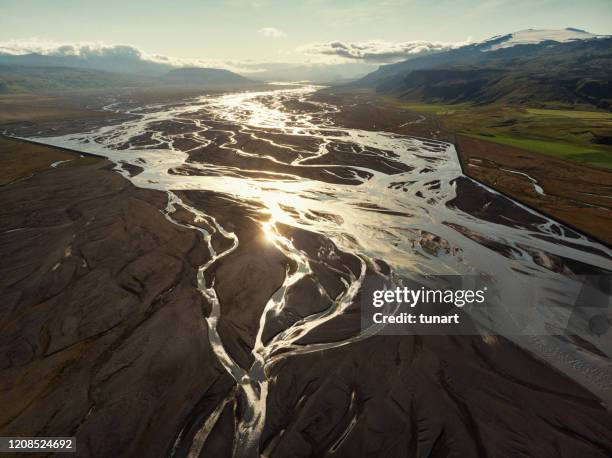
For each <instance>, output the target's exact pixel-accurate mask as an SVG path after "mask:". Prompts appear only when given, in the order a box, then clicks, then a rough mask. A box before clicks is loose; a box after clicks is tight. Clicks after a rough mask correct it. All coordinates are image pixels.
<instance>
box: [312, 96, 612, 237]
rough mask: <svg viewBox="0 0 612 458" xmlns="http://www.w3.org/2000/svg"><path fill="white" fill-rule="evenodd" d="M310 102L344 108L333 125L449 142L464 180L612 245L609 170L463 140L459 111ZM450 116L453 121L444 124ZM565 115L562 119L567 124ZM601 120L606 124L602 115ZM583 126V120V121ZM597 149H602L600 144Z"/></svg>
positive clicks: (366, 99)
mask: <svg viewBox="0 0 612 458" xmlns="http://www.w3.org/2000/svg"><path fill="white" fill-rule="evenodd" d="M315 98H316V99H317V100H321V101H324V102H328V103H333V104H337V105H339V106H340V107H342V108H343V109H342V110H341V111H340V112H338V113H334V114H333V115H332V119H333V120H334V122H337V123H339V124H341V125H347V126H350V127H355V128H359V129H365V130H386V131H389V132H396V133H399V134H402V135H414V136H417V137H424V138H434V139H438V140H443V141H447V142H450V143H453V144H455V146H456V149H457V153H458V155H459V158H460V160H461V162H462V166H463V171H464V173H465V174H466V175H468V176H469V177H471V178H474V179H476V180H478V181H480V182H482V183H484V184H486V185H488V186H490V187H492V188H493V189H497V190H499V191H501V192H503V193H504V194H507V195H509V196H511V197H512V198H514V199H516V200H517V201H519V202H522V203H524V204H526V205H528V206H530V207H532V208H534V209H536V210H538V211H541V212H542V213H544V214H546V215H549V216H551V217H553V218H555V219H558V220H559V221H561V222H563V223H566V224H567V225H569V226H571V227H573V228H576V229H578V230H580V231H582V232H585V233H587V234H591V235H592V236H593V237H594V238H596V239H599V240H602V241H603V242H605V243H607V244H612V229H610V228H611V227H612V188H611V187H610V183H612V169H609V168H602V167H591V166H588V165H585V164H580V163H577V162H575V161H570V160H566V159H564V158H563V157H562V156H560V157H554V156H550V155H543V154H540V153H537V152H533V151H528V150H526V149H524V148H517V147H516V146H512V145H505V144H501V143H497V142H494V141H492V139H491V138H490V137H485V136H482V135H481V136H468V135H462V134H460V133H459V132H460V129H462V128H463V127H464V126H465V123H467V122H469V120H470V118H469V117H467V118H465V119H462V118H461V113H462V111H460V110H459V109H460V108H461V107H459V108H456V109H455V111H451V110H450V108H448V107H447V108H446V109H445V110H443V109H442V108H440V107H439V106H436V105H432V106H429V105H426V104H421V105H418V106H417V105H414V104H404V103H398V102H395V101H389V100H388V99H384V98H380V97H377V96H376V95H374V94H372V93H371V92H370V91H355V92H343V91H333V90H325V91H321V92H319V93H318V94H316V95H315ZM541 111H544V110H541ZM545 111H554V110H545ZM449 116H450V117H452V120H454V122H450V121H449V119H448V117H449ZM482 116H483V117H484V116H485V115H484V114H482ZM567 116H569V115H566V117H565V118H561V120H562V121H564V122H567V120H568V119H569V118H567ZM601 117H603V118H602V119H604V118H605V119H604V120H606V122H607V119H608V117H607V116H606V114H605V113H604V114H601V116H600V118H601ZM596 119H599V118H596ZM459 120H461V123H460V122H459ZM583 121H584V122H586V121H588V118H586V117H585V116H583ZM475 122H479V119H475ZM602 122H603V121H602ZM474 129H477V127H474ZM549 130H550V129H549ZM600 130H601V129H600ZM549 134H550V132H549ZM601 135H603V134H601ZM596 147H597V148H604V146H602V145H596ZM584 157H586V156H584ZM598 157H599V156H598ZM530 177H531V179H530ZM534 181H535V186H534Z"/></svg>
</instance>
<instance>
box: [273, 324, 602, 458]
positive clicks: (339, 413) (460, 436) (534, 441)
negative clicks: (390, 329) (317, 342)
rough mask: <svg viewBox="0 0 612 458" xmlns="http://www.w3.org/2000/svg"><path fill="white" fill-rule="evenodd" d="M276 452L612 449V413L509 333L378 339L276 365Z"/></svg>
mask: <svg viewBox="0 0 612 458" xmlns="http://www.w3.org/2000/svg"><path fill="white" fill-rule="evenodd" d="M271 377H272V380H273V382H272V384H271V386H270V387H269V395H268V412H267V415H268V422H267V424H266V428H265V431H264V434H263V436H262V444H263V445H262V447H263V449H264V450H265V451H266V452H267V453H266V456H270V457H289V456H291V457H309V456H342V457H353V456H355V457H358V456H388V457H407V456H431V457H446V456H460V457H472V456H474V457H477V456H479V457H485V456H499V457H514V456H533V457H548V456H550V457H559V456H567V457H586V456H592V457H595V456H597V457H606V456H610V454H611V453H612V418H611V416H610V414H609V412H608V411H606V410H605V409H604V408H603V407H601V405H600V404H599V403H598V402H597V401H596V400H595V399H594V398H593V397H592V395H591V394H590V393H588V392H586V391H585V390H583V389H581V388H579V387H577V386H576V385H575V384H574V383H572V382H571V381H570V380H568V379H567V378H565V377H564V376H562V375H561V374H558V373H556V372H555V371H553V370H551V369H550V368H549V367H547V366H545V365H544V364H542V363H541V362H539V361H537V360H536V359H534V358H533V357H531V356H529V355H528V354H526V353H525V352H523V351H522V350H520V349H519V348H517V347H516V346H514V345H513V344H511V343H510V342H508V341H506V340H504V339H495V338H492V337H491V338H489V339H488V342H485V341H484V340H483V339H482V338H481V337H472V336H462V337H450V336H431V337H427V336H410V337H395V336H394V337H373V338H370V339H368V340H365V341H361V342H358V343H354V344H352V345H351V346H345V347H339V348H336V349H333V350H329V351H325V352H322V353H313V354H308V355H302V356H294V357H292V358H288V359H286V360H284V361H283V362H280V363H278V364H277V365H275V366H274V369H273V370H272V373H271Z"/></svg>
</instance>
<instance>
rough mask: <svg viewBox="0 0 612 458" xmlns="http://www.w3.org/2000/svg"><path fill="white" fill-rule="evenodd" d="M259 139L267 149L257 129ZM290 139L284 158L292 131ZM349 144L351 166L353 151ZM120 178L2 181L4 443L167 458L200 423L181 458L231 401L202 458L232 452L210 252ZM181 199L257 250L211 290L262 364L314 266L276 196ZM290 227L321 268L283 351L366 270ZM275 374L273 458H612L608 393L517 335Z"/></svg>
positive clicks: (316, 336)
mask: <svg viewBox="0 0 612 458" xmlns="http://www.w3.org/2000/svg"><path fill="white" fill-rule="evenodd" d="M224 141H225V139H224ZM239 141H240V142H242V145H243V146H244V145H247V144H248V136H247V135H245V136H244V138H241V139H240V140H239ZM274 141H275V143H277V144H279V145H281V146H280V148H281V149H284V148H283V146H282V145H283V142H282V139H276V140H274ZM145 143H146V142H145ZM341 145H342V144H341V142H339V146H338V147H337V148H336V149H335V152H334V153H333V155H334V156H336V157H334V158H333V159H334V161H336V160H337V161H341V160H342V156H343V151H342V146H341ZM285 146H289V145H287V144H285ZM251 147H252V148H253V149H255V150H257V149H259V148H260V147H261V145H252V146H251ZM245 148H248V146H245ZM383 153H384V152H383ZM379 154H380V153H379ZM229 156H230V155H228V154H224V151H222V148H219V147H208V148H206V147H204V148H198V149H196V150H193V151H192V152H190V157H191V159H192V160H193V161H194V162H195V161H197V160H198V159H199V160H202V162H210V161H211V160H213V161H214V160H217V161H219V163H223V164H224V165H232V164H228V163H227V161H228V160H231V158H230V157H229ZM231 156H234V155H233V154H232V155H231ZM377 157H380V156H377ZM385 159H386V160H385V161H384V162H380V163H377V164H378V166H380V167H381V170H383V169H384V170H383V171H385V173H393V170H398V167H396V165H395V164H396V161H394V158H393V157H392V155H386V156H385ZM224 161H225V162H224ZM249 161H252V162H249ZM239 162H240V163H238V164H236V165H237V166H239V167H241V168H245V167H247V168H248V167H250V166H252V168H253V169H254V170H256V171H261V172H262V173H269V172H271V171H274V172H278V171H282V172H286V173H291V174H298V172H297V171H296V170H300V171H302V170H306V169H309V168H310V167H297V166H289V165H287V164H282V163H279V162H275V161H273V160H271V159H270V158H265V157H255V158H249V157H245V159H244V161H243V160H242V159H241V160H240V161H239ZM369 166H371V167H373V168H375V167H376V166H377V165H376V164H374V165H371V164H369ZM341 167H344V166H341ZM341 167H337V168H334V173H337V171H338V170H339V169H341ZM110 168H111V164H110V163H109V162H108V161H102V160H101V161H99V162H96V163H95V164H89V165H83V166H78V167H76V166H75V167H59V168H57V169H48V170H45V171H42V172H39V173H37V174H35V175H34V176H32V177H30V178H27V177H26V179H24V180H22V181H17V182H13V183H11V184H8V185H5V186H3V187H0V202H1V203H2V207H1V210H0V211H1V212H2V218H0V247H1V256H0V259H1V261H0V273H1V275H0V327H1V329H2V332H1V333H0V405H1V406H2V407H3V409H1V412H0V435H1V436H10V435H21V436H70V435H76V436H77V443H78V447H79V456H96V457H107V456H108V457H110V456H112V457H116V456H121V457H123V456H126V457H127V456H139V457H140V456H143V457H155V456H168V455H169V454H170V451H171V449H172V447H173V444H174V443H175V440H176V439H177V437H178V436H179V433H181V431H182V435H181V436H180V438H181V441H180V442H179V446H178V448H177V450H176V454H175V456H177V457H182V456H186V455H187V451H188V448H189V447H188V444H189V443H190V441H191V439H193V437H194V435H195V434H196V433H197V431H198V429H199V428H200V427H201V426H202V425H203V423H204V422H205V420H206V419H207V418H208V417H209V416H210V414H211V412H213V410H214V409H215V408H216V407H217V406H218V405H221V404H220V403H222V402H224V400H229V401H228V402H227V404H225V407H224V408H223V410H222V412H221V414H220V417H219V420H218V421H217V423H216V425H215V427H214V428H213V429H212V431H211V433H210V435H209V437H208V439H207V441H206V443H205V444H204V448H203V450H202V453H201V454H200V456H206V457H209V456H213V457H217V456H228V455H230V454H231V448H232V441H233V438H234V428H235V424H236V419H237V418H239V417H240V416H241V415H242V408H241V405H240V402H239V401H240V396H239V395H237V394H236V386H235V383H234V381H233V380H232V379H231V377H230V376H229V375H228V374H227V373H226V372H225V371H224V369H223V368H222V366H221V364H220V363H219V361H218V359H217V357H216V356H215V354H214V353H213V351H212V348H211V346H210V344H209V340H208V328H207V324H206V321H205V320H204V316H205V315H207V314H208V313H210V310H211V309H210V307H211V304H208V303H207V302H206V301H205V300H204V299H203V296H202V295H201V294H200V293H199V292H198V290H197V288H196V270H197V268H198V267H199V266H200V265H202V264H204V263H205V262H206V261H208V260H209V259H210V253H209V252H208V250H207V249H206V246H205V244H204V243H203V242H202V240H201V237H200V235H199V233H198V232H196V231H195V230H187V229H184V228H181V227H179V226H177V225H174V224H172V223H171V222H170V221H168V220H167V219H166V218H165V217H164V215H163V214H162V213H161V212H160V210H161V209H163V208H165V206H166V203H167V196H166V194H164V193H162V192H158V191H151V190H142V189H137V188H135V187H134V186H132V185H131V184H130V183H129V182H128V181H127V180H125V179H124V178H123V177H121V176H120V175H119V174H117V173H115V172H112V171H110ZM346 169H347V170H348V169H350V168H348V167H347V168H346ZM312 170H316V173H317V174H322V175H316V177H313V178H316V179H324V178H325V177H326V176H325V175H324V172H325V166H324V165H320V166H313V167H312ZM352 170H355V169H352ZM352 170H351V173H352ZM188 171H189V170H186V172H188ZM398 171H399V170H398ZM137 172H138V170H137V169H135V170H132V173H137ZM300 173H301V172H300ZM310 173H313V172H310ZM304 176H306V175H304ZM347 176H348V175H347ZM336 179H337V177H336ZM432 180H433V178H432ZM397 185H398V186H404V185H405V184H401V183H400V184H397ZM432 186H435V183H433V182H432ZM456 186H457V189H458V193H459V194H460V195H462V196H465V198H461V199H456V200H455V201H452V202H449V205H452V206H455V207H457V208H459V209H461V210H463V211H466V212H468V213H474V214H477V215H478V217H480V218H484V219H489V220H491V221H495V220H496V218H498V215H499V211H497V210H496V209H498V208H499V206H502V205H503V201H502V200H500V201H498V202H493V201H492V202H490V203H488V204H487V205H486V206H485V205H483V202H481V200H482V198H483V195H482V194H481V193H479V190H478V188H477V187H475V186H473V183H472V182H471V181H469V180H460V181H458V182H457V183H456ZM177 194H178V195H179V197H181V198H182V199H183V200H184V201H185V203H186V204H189V205H191V206H193V207H196V208H198V209H201V210H203V211H204V212H205V213H206V214H207V215H210V216H212V217H214V218H215V219H216V220H217V221H218V222H219V223H220V224H221V225H222V226H223V227H224V228H225V229H227V230H228V231H231V232H234V233H235V234H236V235H237V237H238V239H239V246H238V248H237V249H236V250H235V251H233V252H232V253H230V254H229V255H227V256H225V257H222V258H220V259H219V260H217V261H216V262H214V263H213V265H212V266H211V267H210V268H209V270H208V271H207V278H206V280H207V281H208V282H209V284H210V282H212V280H213V279H214V284H215V290H216V292H217V296H218V297H219V301H220V304H221V307H220V308H221V317H220V320H219V323H218V328H217V329H218V331H219V334H220V336H221V339H222V341H223V343H224V346H225V347H226V349H227V351H228V353H229V354H230V356H231V357H232V358H234V360H235V361H237V362H238V364H240V365H241V366H242V367H244V368H248V367H249V366H250V365H251V364H252V362H253V357H252V355H251V349H252V348H253V346H254V344H255V339H256V333H257V328H258V325H259V317H260V315H261V313H262V311H263V309H264V307H265V305H266V303H267V301H268V300H269V298H270V297H271V296H272V294H273V293H274V292H275V291H276V290H277V289H278V288H279V287H280V286H281V285H282V283H283V281H284V279H285V276H286V275H287V273H292V272H293V271H294V270H295V269H296V264H295V262H294V261H292V260H291V259H290V258H288V257H287V256H285V255H284V254H283V253H282V252H280V251H279V250H278V249H276V248H275V246H274V245H273V244H272V243H271V242H270V241H268V240H267V239H266V238H265V237H264V234H263V231H262V228H261V223H262V222H264V221H265V219H266V215H265V214H263V213H262V212H261V206H260V205H259V204H258V203H256V202H244V201H241V202H238V201H236V200H234V199H232V198H230V197H228V196H224V195H221V194H218V193H213V192H202V191H182V192H177ZM500 199H502V197H500ZM483 206H484V207H485V208H487V209H488V210H484V211H483V210H482V208H483ZM374 210H376V209H374ZM527 213H529V212H525V213H523V212H518V213H517V214H515V215H509V216H510V217H511V218H512V220H513V222H514V224H516V225H521V226H522V227H535V225H537V224H539V218H538V217H537V216H534V215H533V214H529V215H528V214H527ZM530 215H531V216H530ZM172 216H173V218H175V219H176V220H178V221H180V222H184V223H190V224H193V225H197V226H201V227H203V228H205V229H206V230H207V231H209V232H211V233H212V245H213V247H214V249H215V250H216V251H217V252H221V251H224V250H226V249H227V248H229V247H230V246H231V240H229V239H228V238H227V237H225V236H223V234H220V233H218V232H217V231H215V230H214V227H213V224H212V223H211V221H208V220H206V219H205V220H204V221H199V220H196V219H195V218H194V215H193V214H191V213H190V212H189V211H188V210H187V209H186V208H182V207H179V208H177V210H176V211H175V212H174V214H173V215H172ZM318 217H321V218H333V215H325V214H321V215H318ZM277 229H278V230H279V231H280V232H281V233H282V234H283V235H285V236H287V237H289V238H290V239H291V241H292V243H293V244H294V246H295V247H296V248H298V249H299V250H301V252H302V253H303V254H304V255H305V256H306V257H307V258H308V261H309V265H310V269H311V270H312V274H311V275H308V276H306V277H304V279H302V280H301V281H299V282H297V283H295V284H294V285H292V286H291V288H290V289H289V290H288V291H287V296H286V298H287V304H286V307H285V310H284V311H283V312H282V313H281V314H279V315H278V316H276V317H274V318H271V319H270V321H269V322H268V324H267V325H266V328H265V329H264V334H263V340H264V342H268V341H270V340H271V339H272V338H273V337H274V336H275V335H276V334H277V333H278V332H279V331H281V330H283V329H286V328H287V327H288V326H290V325H291V324H292V323H295V322H296V321H298V320H300V319H301V318H302V317H304V316H307V315H310V314H312V313H316V312H319V311H321V310H324V309H326V308H327V307H329V305H330V304H331V303H332V300H333V299H335V298H337V297H338V296H339V295H341V294H342V293H343V291H344V289H345V288H346V286H345V283H343V281H342V279H344V280H345V281H346V280H347V279H348V278H350V277H351V276H357V275H358V273H359V271H360V269H361V265H362V264H361V263H362V262H363V261H362V260H360V259H358V258H357V257H356V256H355V255H352V254H350V253H345V252H342V251H341V250H340V249H339V248H338V247H337V246H336V245H335V244H333V243H332V242H331V241H330V240H328V239H327V238H325V237H323V236H321V235H319V234H316V233H313V232H309V231H305V230H302V229H297V228H293V227H289V226H283V225H279V226H278V227H277ZM457 230H460V228H457ZM415 240H416V242H415V243H420V244H427V246H429V247H430V250H431V252H432V253H436V252H437V251H438V250H443V251H444V250H451V249H452V248H451V247H449V246H448V242H446V241H444V240H442V239H439V238H438V239H436V238H435V236H433V235H432V234H428V233H425V232H423V231H421V232H420V233H418V234H417V233H415ZM508 255H509V256H511V254H508ZM533 256H538V257H540V259H541V262H543V263H547V262H550V260H549V259H546V258H542V257H541V256H542V255H541V253H534V254H533ZM553 261H554V260H553ZM555 266H556V265H554V263H553V267H552V268H554V269H560V268H559V267H555ZM365 269H366V271H367V273H368V274H369V275H370V276H373V277H375V278H377V281H383V279H384V277H385V275H387V274H388V273H389V270H388V266H386V264H384V261H381V260H377V261H374V262H372V263H367V264H366V266H365ZM560 271H562V272H566V271H565V270H560ZM319 285H320V286H321V288H319ZM358 303H359V299H358V298H357V300H356V301H355V303H353V304H350V305H349V307H348V308H347V310H346V313H345V314H343V316H342V317H341V318H340V319H338V320H332V321H329V322H327V323H325V324H324V325H323V326H321V327H319V328H317V329H316V331H314V332H311V333H309V334H307V335H306V336H304V337H302V338H301V339H300V340H299V341H298V342H297V343H296V344H297V345H298V348H300V346H302V347H301V348H307V347H303V346H305V345H308V344H312V343H320V342H330V341H332V342H333V341H339V340H343V339H349V338H353V337H355V336H356V335H357V334H358V333H359V330H360V321H359V318H360V316H359V306H358ZM267 373H268V376H269V380H270V384H269V387H268V388H269V389H268V399H267V413H266V425H265V428H264V432H263V435H262V438H261V442H260V446H261V450H262V451H263V450H265V452H266V456H269V457H296V456H313V457H319V456H342V457H349V456H350V457H353V456H356V457H359V456H389V457H396V456H397V457H405V456H432V457H443V456H462V457H463V456H483V457H484V456H502V457H506V456H521V455H523V456H537V457H545V456H555V457H556V456H568V457H587V456H589V457H590V456H593V457H595V456H601V457H608V456H611V455H612V416H611V415H610V413H609V411H607V410H606V409H605V407H603V406H602V405H601V403H600V401H599V400H598V399H597V398H595V396H594V395H592V394H591V393H589V392H588V391H586V390H585V389H583V388H581V387H580V386H578V385H577V384H576V383H575V382H573V381H571V380H570V379H568V378H567V377H566V376H564V375H563V374H561V373H559V372H557V371H556V370H554V369H552V368H550V367H549V366H547V365H545V364H544V363H542V362H539V361H538V360H536V359H535V358H534V357H532V356H530V355H529V354H528V353H526V352H525V351H523V350H521V349H520V348H518V347H517V346H515V345H514V344H512V343H510V342H509V341H507V340H506V339H503V338H499V337H494V336H482V337H481V336H477V337H474V336H461V337H452V336H435V337H433V336H432V337H426V336H425V337H424V336H421V337H414V336H402V337H382V336H378V337H371V338H368V339H365V340H359V341H356V342H353V343H351V344H350V345H343V346H340V347H337V348H335V349H330V350H324V351H317V352H313V353H310V354H303V355H292V356H288V357H285V358H284V357H282V356H279V357H277V358H276V359H275V362H274V363H273V364H270V365H269V366H268V367H267Z"/></svg>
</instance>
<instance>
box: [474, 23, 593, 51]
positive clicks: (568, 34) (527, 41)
mask: <svg viewBox="0 0 612 458" xmlns="http://www.w3.org/2000/svg"><path fill="white" fill-rule="evenodd" d="M601 37H605V35H594V34H592V33H589V32H587V31H586V30H580V29H574V28H571V27H568V28H566V29H560V30H554V29H553V30H544V29H526V30H519V31H518V32H514V33H509V34H507V35H503V36H499V35H498V36H496V37H492V38H489V39H488V40H485V41H483V42H482V43H481V44H482V45H484V46H483V49H482V50H483V51H495V50H497V49H503V48H510V47H512V46H516V45H532V44H538V43H542V42H545V41H554V42H557V43H567V42H568V41H576V40H591V39H593V38H601Z"/></svg>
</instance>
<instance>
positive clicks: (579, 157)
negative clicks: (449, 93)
mask: <svg viewBox="0 0 612 458" xmlns="http://www.w3.org/2000/svg"><path fill="white" fill-rule="evenodd" d="M394 104H395V105H396V106H400V107H402V108H404V109H406V110H409V111H414V112H416V113H422V114H424V115H429V116H432V115H433V116H436V117H437V118H438V120H439V121H440V123H441V124H442V126H443V127H444V128H445V129H447V130H448V131H450V132H453V133H462V134H465V135H468V136H472V137H477V138H481V139H484V140H488V141H492V142H496V143H501V144H504V145H509V146H514V147H516V148H522V149H525V150H528V151H533V152H536V153H542V154H547V155H551V156H557V157H561V158H564V159H568V160H572V161H575V162H579V163H582V164H588V165H592V166H597V167H606V168H612V146H611V145H606V144H604V142H606V141H607V142H608V143H609V142H610V139H612V113H609V112H606V111H593V110H578V109H576V110H575V109H567V108H565V109H550V108H522V107H508V106H499V105H485V106H474V105H469V104H457V105H448V104H424V103H404V102H397V101H395V102H394Z"/></svg>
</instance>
